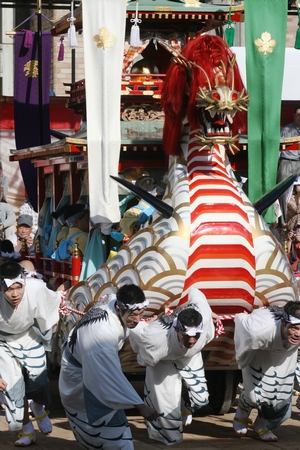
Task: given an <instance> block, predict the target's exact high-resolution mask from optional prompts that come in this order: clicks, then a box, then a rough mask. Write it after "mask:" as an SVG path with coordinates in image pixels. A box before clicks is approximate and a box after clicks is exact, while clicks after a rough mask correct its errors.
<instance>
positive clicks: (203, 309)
mask: <svg viewBox="0 0 300 450" xmlns="http://www.w3.org/2000/svg"><path fill="white" fill-rule="evenodd" d="M0 282H1V292H0V368H1V373H0V375H1V376H0V402H1V404H2V405H3V407H4V409H5V414H6V419H7V423H8V426H9V429H10V430H13V431H17V432H19V435H18V439H17V440H16V441H15V444H14V445H15V446H20V447H26V446H29V445H31V444H33V443H34V442H35V441H36V438H37V432H36V429H35V427H34V424H33V420H35V421H36V423H37V427H38V428H39V430H40V431H41V432H42V433H44V434H49V433H51V431H52V425H51V420H50V418H49V415H48V414H49V412H48V406H49V404H50V400H51V395H50V394H51V393H50V391H49V382H48V376H47V357H46V352H47V351H49V350H50V342H51V336H52V331H53V327H54V326H55V325H56V324H57V322H58V319H59V310H60V308H62V307H63V305H64V298H65V294H66V292H65V289H66V286H60V287H58V288H57V289H56V290H53V289H50V287H49V286H47V285H46V284H45V283H44V281H43V280H41V279H39V278H34V277H32V276H31V274H30V272H29V271H28V270H26V269H24V267H23V265H21V264H20V263H18V262H15V261H6V262H4V263H2V264H1V265H0ZM148 304H149V302H148V300H147V298H145V295H144V292H143V291H142V289H141V288H140V287H139V286H136V285H133V284H127V285H126V284H125V285H123V286H121V287H120V288H119V289H118V290H117V292H116V294H109V295H106V296H104V297H103V298H101V299H100V301H98V302H97V303H95V304H94V305H93V306H92V307H91V308H90V309H89V310H88V312H86V314H85V315H84V316H83V317H82V319H81V320H80V321H79V322H78V323H77V325H76V326H75V327H74V328H73V329H72V330H71V332H70V334H69V337H68V341H67V343H66V346H65V349H64V352H63V356H62V360H61V365H60V375H59V392H60V397H61V402H62V404H63V407H64V409H65V412H66V416H67V418H68V421H69V425H70V427H71V429H72V431H73V433H74V436H75V438H76V440H77V442H78V443H79V444H81V446H82V447H83V448H86V449H87V448H88V449H93V448H102V449H111V450H117V449H125V450H132V449H133V448H134V447H133V441H132V434H131V431H130V427H129V424H128V421H127V418H126V414H125V412H124V410H125V409H128V408H132V407H135V408H136V409H137V410H138V411H139V413H140V414H141V415H142V416H143V417H144V418H145V420H146V421H147V428H148V434H149V437H150V438H151V439H153V440H157V441H160V442H163V443H165V444H166V445H172V444H176V443H180V442H181V441H182V440H183V426H184V425H188V424H190V423H191V421H192V415H193V413H194V411H196V410H198V409H200V408H202V407H203V406H204V405H206V404H207V403H208V399H209V393H208V388H207V383H206V379H205V371H204V365H203V359H202V354H201V351H202V349H203V347H204V346H205V345H206V344H207V343H209V342H210V341H211V340H213V339H214V337H215V327H216V325H217V324H218V323H219V318H218V316H217V315H216V314H214V313H213V312H212V311H211V309H210V306H209V304H208V302H207V299H206V297H205V295H204V294H203V293H202V292H201V291H199V290H198V289H196V288H194V287H191V288H190V290H189V295H188V302H187V303H185V304H184V305H181V306H180V307H178V308H177V309H176V310H174V311H172V312H171V313H169V314H165V315H162V316H160V317H158V316H155V315H153V316H152V317H150V318H148V319H146V320H143V314H144V312H145V310H146V308H147V306H148ZM127 337H129V339H130V342H131V346H132V348H133V350H134V351H135V352H136V354H137V361H138V363H139V364H141V365H143V366H145V368H146V377H145V389H144V392H145V395H144V400H143V399H142V398H141V397H140V396H139V394H138V393H137V392H136V391H135V389H134V388H133V387H132V385H131V383H130V382H129V381H128V379H127V378H126V376H125V375H124V374H123V372H122V367H121V363H120V360H119V356H118V352H119V350H120V349H121V348H122V346H123V344H124V342H125V339H126V338H127ZM234 340H235V348H236V360H237V363H238V365H239V368H240V369H241V370H242V375H243V390H242V392H241V394H240V398H239V404H238V407H237V410H236V414H235V417H234V421H233V429H234V431H235V433H236V434H237V435H239V436H242V435H245V434H246V433H247V430H248V427H249V425H250V420H249V415H250V412H251V410H252V409H253V408H255V409H257V411H258V416H257V419H256V421H255V423H254V425H253V429H254V431H255V432H256V433H257V434H258V436H259V438H260V439H261V440H262V441H267V442H275V441H277V437H276V435H275V434H274V433H273V431H272V430H273V429H274V428H276V427H278V426H279V425H280V424H281V423H283V422H284V421H285V420H287V419H288V418H289V417H290V415H291V408H292V393H293V380H294V377H295V376H296V377H297V379H298V382H299V381H300V372H299V368H298V365H297V355H298V349H299V346H300V306H299V302H293V301H290V302H288V303H286V304H285V306H284V307H268V308H262V309H258V310H254V311H253V312H252V313H251V314H246V313H240V314H237V315H236V317H235V335H234ZM112 374H113V376H112ZM272 386H273V388H272ZM274 386H276V388H275V387H274ZM274 392H276V395H274ZM28 405H29V406H28ZM28 408H29V409H30V411H31V414H32V417H31V418H30V416H29V412H28V411H29V410H28Z"/></svg>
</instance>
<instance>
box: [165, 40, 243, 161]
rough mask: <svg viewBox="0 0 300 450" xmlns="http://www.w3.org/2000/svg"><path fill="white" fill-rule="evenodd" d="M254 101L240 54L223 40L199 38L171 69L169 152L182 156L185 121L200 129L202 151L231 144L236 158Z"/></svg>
mask: <svg viewBox="0 0 300 450" xmlns="http://www.w3.org/2000/svg"><path fill="white" fill-rule="evenodd" d="M248 101H249V97H248V94H247V92H246V91H245V88H244V86H243V82H242V79H241V76H240V73H239V69H238V67H237V64H236V58H235V55H234V54H233V53H232V51H231V50H230V48H229V47H228V45H227V44H226V42H225V41H224V40H223V39H221V38H220V37H218V36H209V35H205V36H199V37H197V38H196V39H193V40H191V41H189V43H188V44H187V45H186V46H185V47H184V48H183V50H182V52H181V53H180V54H178V55H176V56H175V58H174V59H173V64H171V66H170V67H169V69H168V72H167V74H166V79H165V82H164V88H163V92H162V105H163V108H164V112H165V127H164V136H163V141H164V147H165V150H166V151H167V153H168V154H172V155H176V154H179V144H180V134H181V130H182V122H183V119H184V117H185V116H187V119H188V121H189V124H190V126H191V128H192V129H199V135H198V137H199V140H200V144H201V146H202V148H207V147H211V148H212V147H213V146H214V144H217V143H221V144H226V145H227V147H228V148H229V150H231V152H232V153H235V151H236V150H238V147H237V146H236V145H235V142H236V141H237V140H238V131H239V129H240V128H241V126H242V122H243V120H244V118H242V114H241V113H243V112H244V111H246V110H247V104H248Z"/></svg>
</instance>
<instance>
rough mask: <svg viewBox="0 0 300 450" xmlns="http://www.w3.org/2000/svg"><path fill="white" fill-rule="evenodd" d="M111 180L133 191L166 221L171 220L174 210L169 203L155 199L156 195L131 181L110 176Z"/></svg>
mask: <svg viewBox="0 0 300 450" xmlns="http://www.w3.org/2000/svg"><path fill="white" fill-rule="evenodd" d="M110 178H112V179H113V180H115V181H116V182H117V183H120V184H122V185H123V186H125V187H126V188H127V189H129V190H130V191H132V192H133V193H134V194H136V195H137V196H138V197H141V198H142V199H143V200H145V201H146V202H147V203H149V204H150V205H151V206H153V208H155V209H156V210H157V211H159V212H160V213H161V214H162V215H163V217H165V218H166V219H169V218H170V217H172V215H173V212H174V209H173V208H172V206H170V205H167V203H165V202H163V201H162V200H160V199H159V198H157V197H155V195H152V194H150V193H149V192H147V191H145V190H144V189H141V188H140V187H138V186H135V185H134V184H132V183H130V182H129V181H126V180H124V179H123V178H120V177H114V176H113V175H110Z"/></svg>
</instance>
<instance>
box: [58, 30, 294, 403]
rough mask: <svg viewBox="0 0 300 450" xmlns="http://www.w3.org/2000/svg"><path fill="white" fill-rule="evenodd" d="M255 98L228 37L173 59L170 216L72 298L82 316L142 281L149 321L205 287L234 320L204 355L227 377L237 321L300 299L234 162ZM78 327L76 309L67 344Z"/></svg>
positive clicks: (167, 90) (166, 99)
mask: <svg viewBox="0 0 300 450" xmlns="http://www.w3.org/2000/svg"><path fill="white" fill-rule="evenodd" d="M248 100H249V98H248V94H247V92H246V90H245V88H244V86H243V83H242V80H241V76H240V73H239V70H238V67H237V64H236V60H235V55H234V54H233V53H232V51H231V50H230V48H229V47H228V46H227V44H226V43H225V42H224V41H223V39H221V38H220V37H217V36H209V35H203V36H199V37H197V38H196V39H193V40H191V41H190V42H189V43H188V44H187V45H186V46H185V47H184V48H183V50H182V52H181V53H180V54H176V55H175V57H174V58H173V61H172V63H171V65H170V67H169V69H168V72H167V75H166V79H165V82H164V87H163V94H162V105H163V109H164V112H165V125H164V135H163V143H164V148H165V151H166V152H167V153H168V154H169V168H168V183H167V187H166V191H165V194H164V197H163V199H162V201H163V203H164V204H165V205H168V207H169V208H170V210H171V213H170V214H168V215H169V216H170V217H164V215H163V214H161V213H160V212H156V213H155V215H154V220H153V222H152V223H151V225H149V226H146V227H145V228H143V229H141V230H140V231H139V232H137V233H136V234H135V235H134V236H132V238H131V239H130V240H129V241H127V242H126V244H124V245H123V246H122V247H121V248H120V250H119V251H118V253H117V254H116V255H115V256H114V257H113V258H112V259H111V260H109V261H108V262H107V263H106V264H104V265H103V266H102V267H101V268H100V269H99V270H97V272H95V273H94V274H93V275H92V276H90V277H89V278H88V279H86V280H85V281H84V282H81V283H79V284H78V285H77V286H75V287H74V288H73V289H72V291H71V293H70V295H69V304H70V305H71V306H72V307H73V308H74V310H75V311H76V310H80V311H84V310H85V309H86V308H89V307H90V305H91V304H93V302H96V301H99V299H100V300H101V298H103V296H105V294H109V293H114V292H116V290H117V289H118V288H119V287H120V286H121V285H123V284H125V283H134V284H137V285H139V286H140V287H141V288H142V289H143V291H144V292H145V295H146V298H147V299H148V300H149V302H150V305H149V308H148V310H147V314H148V316H151V315H152V314H153V313H156V314H160V313H163V312H164V311H166V309H175V308H176V307H177V306H178V305H181V304H183V303H184V302H186V301H187V293H188V290H189V288H190V287H191V286H194V287H196V288H198V289H200V290H201V291H202V292H203V293H204V294H205V295H206V297H207V299H208V301H209V303H210V305H211V307H212V309H213V311H214V312H216V313H217V314H219V315H221V316H223V318H224V319H226V318H227V319H228V320H224V322H223V324H224V328H225V333H224V334H222V335H221V336H220V337H219V338H218V339H215V340H214V341H213V342H212V343H210V344H209V345H208V348H206V349H205V351H206V352H205V354H206V357H205V367H206V369H210V370H215V369H217V370H220V369H221V370H224V373H233V372H232V371H234V370H236V369H237V366H236V362H235V358H234V343H233V332H234V322H233V320H232V318H233V315H234V314H236V313H239V312H242V311H249V312H250V311H252V309H253V308H259V307H263V306H268V305H274V304H282V303H285V302H287V301H289V300H296V299H298V290H297V285H296V282H295V279H294V275H293V272H292V270H291V268H290V264H289V262H288V260H287V258H286V255H285V253H284V251H283V250H282V247H281V245H280V243H279V242H278V241H277V240H276V238H275V237H274V236H273V234H272V232H271V231H270V229H269V227H268V225H267V224H266V223H265V221H264V219H263V217H262V216H261V215H260V214H259V213H258V212H257V210H256V209H255V207H254V206H253V204H252V203H251V202H250V200H249V199H248V198H247V196H246V194H245V193H244V191H243V189H242V188H241V186H240V184H239V183H238V181H237V180H236V178H235V175H234V172H233V170H232V167H231V165H230V162H229V159H228V156H227V153H228V152H231V153H236V151H237V150H238V147H237V141H238V137H239V136H238V131H239V129H240V127H241V125H242V123H243V117H244V116H245V111H246V109H247V104H248ZM140 195H141V193H140ZM147 201H149V198H147ZM77 320H78V315H77V313H76V312H72V313H71V314H69V315H66V316H64V317H63V320H62V324H61V333H62V339H64V338H65V336H66V335H67V334H68V332H69V330H70V327H71V326H73V324H74V322H75V321H77ZM128 346H129V344H128ZM128 346H127V347H126V346H125V349H124V351H122V354H121V362H122V365H123V367H124V371H131V372H132V371H135V370H138V368H137V363H136V360H135V356H134V355H133V354H132V352H130V349H129V348H128ZM227 371H229V372H227ZM208 381H209V380H208ZM218 382H219V383H220V382H221V379H220V378H218ZM232 394H233V393H232ZM230 395H231V394H230Z"/></svg>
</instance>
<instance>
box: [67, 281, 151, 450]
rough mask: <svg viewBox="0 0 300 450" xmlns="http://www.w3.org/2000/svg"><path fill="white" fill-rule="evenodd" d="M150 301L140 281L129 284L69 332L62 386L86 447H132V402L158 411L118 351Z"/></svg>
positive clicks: (127, 449) (144, 412) (73, 423)
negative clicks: (135, 383) (145, 398)
mask: <svg viewBox="0 0 300 450" xmlns="http://www.w3.org/2000/svg"><path fill="white" fill-rule="evenodd" d="M147 305H148V301H147V300H146V299H145V295H144V293H143V291H142V290H141V289H140V288H139V287H138V286H136V285H133V284H129V285H124V286H122V287H121V288H120V289H119V290H118V291H117V294H116V295H114V294H112V295H107V296H106V298H103V299H101V301H100V302H98V303H96V305H95V306H94V307H92V308H91V309H90V310H89V311H88V312H87V314H86V315H85V316H84V317H83V318H82V319H81V320H80V322H79V323H78V325H77V326H76V327H75V328H73V330H72V331H71V333H70V335H69V339H68V344H67V347H66V348H65V350H64V353H63V357H62V361H61V371H60V378H59V391H60V396H61V401H62V404H63V406H64V408H65V411H66V414H67V417H68V420H69V423H70V426H71V428H72V430H73V433H74V435H75V437H76V440H77V442H78V443H79V444H81V445H82V447H84V448H85V449H96V448H97V449H100V448H101V449H103V450H106V449H111V450H118V449H122V450H123V449H124V450H132V449H133V448H134V447H133V442H132V435H131V431H130V428H129V425H128V422H127V419H126V415H125V412H124V409H126V408H132V407H133V406H135V407H136V408H137V409H138V411H139V412H140V414H141V415H142V416H143V417H145V418H146V419H149V420H153V419H155V418H157V417H158V414H157V412H156V411H155V409H154V408H150V407H148V406H146V405H145V404H144V403H143V400H142V399H141V398H140V396H139V395H138V394H137V392H136V391H135V389H134V388H133V387H132V385H131V384H130V383H129V381H128V380H127V378H126V377H125V375H124V374H123V372H122V367H121V363H120V360H119V357H118V351H119V350H120V349H121V348H122V346H123V344H124V341H125V339H126V337H127V336H128V334H129V330H131V329H133V328H134V327H135V326H136V325H137V324H138V323H139V321H140V319H141V318H142V315H143V313H144V311H145V308H146V306H147Z"/></svg>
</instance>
